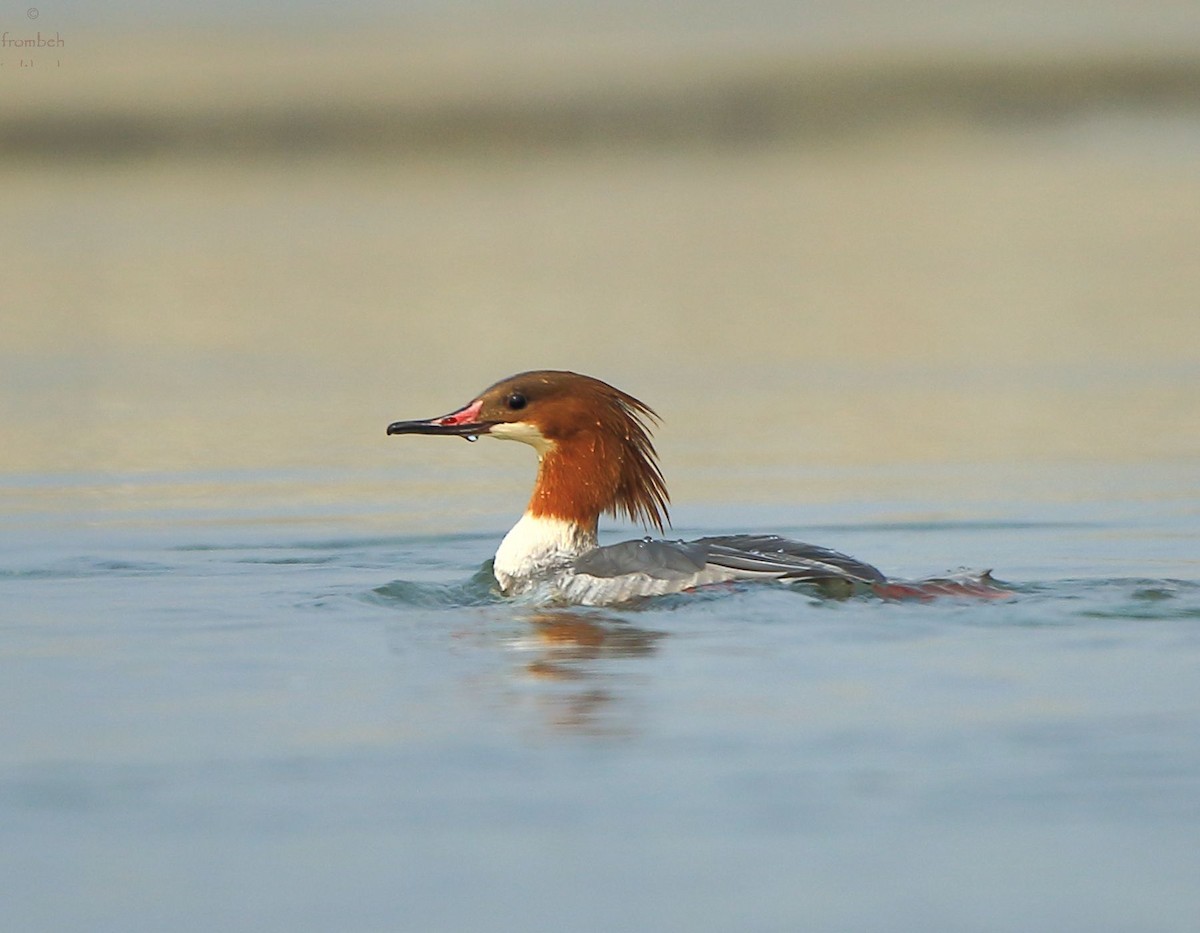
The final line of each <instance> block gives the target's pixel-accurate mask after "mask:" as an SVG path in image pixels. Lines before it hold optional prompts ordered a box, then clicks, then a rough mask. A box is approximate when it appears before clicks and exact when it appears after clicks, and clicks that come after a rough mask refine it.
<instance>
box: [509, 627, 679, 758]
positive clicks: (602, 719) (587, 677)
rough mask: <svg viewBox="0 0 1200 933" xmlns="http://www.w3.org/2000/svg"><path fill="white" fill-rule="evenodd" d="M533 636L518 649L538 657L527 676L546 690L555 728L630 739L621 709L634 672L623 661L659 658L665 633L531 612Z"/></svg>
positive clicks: (542, 700) (543, 701)
mask: <svg viewBox="0 0 1200 933" xmlns="http://www.w3.org/2000/svg"><path fill="white" fill-rule="evenodd" d="M526 621H527V622H528V623H529V626H530V629H531V631H530V634H529V635H528V636H527V637H524V638H521V639H519V641H518V642H517V643H516V644H515V645H514V647H518V648H522V649H526V650H531V651H533V652H534V654H535V656H534V658H533V659H532V660H530V661H528V662H527V663H526V664H525V665H524V668H523V673H524V675H525V676H526V677H528V678H531V679H532V680H535V681H537V682H538V683H539V685H544V686H545V687H546V690H545V692H540V693H539V697H538V700H539V702H538V705H539V706H542V707H544V708H545V711H546V712H547V713H548V718H549V721H550V725H551V726H552V727H553V728H555V729H563V730H567V731H572V732H584V733H592V734H606V735H613V734H625V733H628V732H630V731H632V729H630V728H627V727H622V726H621V724H620V723H621V722H622V721H624V720H626V719H627V718H629V717H627V716H626V715H625V712H624V711H622V710H621V707H622V705H623V703H624V702H627V701H628V699H629V697H628V691H625V690H623V689H622V688H623V687H624V686H625V685H626V684H627V683H628V681H629V679H630V671H629V670H628V669H627V668H624V667H623V666H622V665H621V664H620V663H618V662H620V661H622V660H627V659H636V658H645V657H649V656H650V655H652V654H654V652H655V651H656V650H657V645H658V641H659V639H660V638H662V637H663V634H664V633H662V632H654V631H649V630H647V629H642V628H638V627H637V626H634V625H631V624H630V623H629V622H627V621H626V620H624V619H622V618H619V617H617V616H613V615H608V614H603V613H597V612H594V611H589V612H584V611H579V610H571V609H546V610H537V611H535V612H533V613H531V614H530V615H529V616H528V618H527V620H526Z"/></svg>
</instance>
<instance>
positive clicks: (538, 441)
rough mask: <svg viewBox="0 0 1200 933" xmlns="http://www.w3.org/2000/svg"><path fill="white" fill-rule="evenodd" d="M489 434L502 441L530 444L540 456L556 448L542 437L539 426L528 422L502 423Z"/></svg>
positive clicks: (494, 426) (495, 426)
mask: <svg viewBox="0 0 1200 933" xmlns="http://www.w3.org/2000/svg"><path fill="white" fill-rule="evenodd" d="M488 434H489V435H490V436H492V437H498V438H500V440H502V441H520V442H521V443H522V444H528V445H529V446H530V447H532V448H534V449H535V450H536V451H537V452H538V453H539V454H544V453H545V452H546V451H548V450H549V449H550V448H551V447H553V446H554V445H553V444H552V443H551V442H550V441H548V440H546V438H544V437H543V436H542V432H541V431H539V430H538V429H537V425H534V424H530V423H529V422H528V421H507V422H502V423H500V424H496V425H493V426H492V429H491V430H490V431H488Z"/></svg>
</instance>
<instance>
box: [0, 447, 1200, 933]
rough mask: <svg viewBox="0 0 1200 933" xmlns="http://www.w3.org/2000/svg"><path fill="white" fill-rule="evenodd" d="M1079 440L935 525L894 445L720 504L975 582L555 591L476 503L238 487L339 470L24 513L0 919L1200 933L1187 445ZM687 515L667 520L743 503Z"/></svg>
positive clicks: (9, 608) (704, 522) (15, 540)
mask: <svg viewBox="0 0 1200 933" xmlns="http://www.w3.org/2000/svg"><path fill="white" fill-rule="evenodd" d="M480 446H481V447H482V446H483V445H480ZM472 452H474V449H472ZM1006 472H1008V471H1005V470H996V469H993V470H992V471H991V473H990V475H987V476H985V478H986V479H987V480H988V481H989V483H991V484H992V485H994V486H996V487H998V488H1002V487H1003V478H1004V477H1003V474H1004V473H1006ZM1012 472H1015V473H1018V474H1020V476H1021V477H1024V478H1025V479H1027V480H1030V481H1031V488H1040V489H1042V490H1045V489H1048V488H1054V487H1055V486H1056V484H1058V483H1059V481H1060V480H1061V473H1060V471H1057V470H1054V469H1046V470H1044V471H1043V472H1041V473H1038V472H1037V471H1033V472H1031V471H1029V470H1028V469H1027V468H1025V469H1021V470H1014V471H1012ZM985 473H986V471H985ZM1071 473H1072V474H1073V475H1075V476H1076V477H1078V478H1079V479H1080V483H1079V484H1078V486H1077V488H1076V490H1075V494H1074V495H1073V496H1069V497H1064V498H1062V499H1060V500H1058V501H1052V502H1047V501H1045V498H1044V497H1038V498H1029V497H1027V498H1025V499H1021V498H1019V497H1015V498H1012V499H1009V500H1006V501H997V500H995V499H993V500H991V501H990V502H989V503H987V504H986V505H983V506H977V505H971V504H962V503H960V504H959V505H957V506H954V505H951V506H947V505H946V504H945V503H944V502H943V504H942V508H943V513H942V514H941V515H940V516H938V515H935V514H932V513H931V512H930V511H929V510H928V509H927V505H928V503H926V504H922V503H919V502H914V501H912V500H899V499H896V498H887V497H885V496H882V495H880V494H879V490H882V489H887V488H889V487H890V486H893V485H894V484H897V483H900V484H903V483H904V481H905V479H904V474H903V471H898V470H896V469H894V468H879V469H876V470H874V471H870V475H869V476H868V475H864V476H862V477H860V478H861V479H862V480H864V482H863V487H864V490H865V491H866V492H867V494H866V495H865V497H862V498H860V499H858V500H857V501H838V502H829V503H826V504H824V505H818V506H816V507H809V508H806V510H805V511H806V512H807V514H809V515H810V516H811V517H812V519H813V520H812V521H810V522H809V523H806V524H803V525H801V524H795V523H789V522H788V521H787V520H786V519H785V520H784V521H782V522H781V521H780V515H781V513H780V510H779V509H777V508H771V509H763V508H758V509H755V508H753V507H748V508H745V509H741V510H739V511H740V512H741V513H742V516H741V520H742V523H743V524H741V525H738V526H737V527H738V529H741V528H750V527H753V528H756V529H762V530H768V529H769V530H774V531H781V532H784V533H791V534H795V535H799V536H804V537H806V538H808V539H809V540H814V541H820V542H822V543H826V544H830V545H835V546H838V547H842V548H845V549H846V550H849V551H851V552H853V553H855V554H858V555H859V556H862V557H864V558H867V559H870V560H874V561H876V562H878V563H879V564H880V565H881V566H884V567H886V568H887V569H889V570H891V571H893V572H919V571H920V570H929V571H937V570H942V569H946V568H947V567H951V566H954V565H955V564H954V563H953V562H954V560H955V558H954V556H953V555H959V556H961V557H963V558H964V559H970V560H972V561H979V560H982V559H984V555H987V556H988V558H990V559H991V560H993V561H994V564H995V568H996V571H997V573H998V575H999V576H1001V577H1002V578H1005V579H1006V580H1008V581H1010V582H1011V584H1012V585H1013V590H1014V592H1013V595H1012V597H1011V598H1010V599H1007V600H1003V601H999V602H991V601H988V602H974V601H962V600H953V599H947V600H941V601H936V602H933V603H893V602H884V601H880V600H870V599H861V600H860V599H851V600H847V601H830V600H822V599H818V598H815V597H814V596H813V595H812V594H809V593H805V592H801V591H796V590H791V589H789V588H787V587H782V586H774V585H751V586H745V587H740V588H735V589H732V590H726V589H718V590H715V591H709V592H701V593H697V594H688V595H680V596H675V597H667V598H664V599H660V600H651V601H648V602H646V603H645V604H643V605H640V606H637V607H633V608H627V609H622V610H619V611H617V610H575V609H566V608H545V607H537V606H532V605H525V604H521V603H512V602H510V601H507V600H504V599H502V598H499V597H497V596H496V594H495V593H494V592H493V591H492V589H491V586H490V582H489V577H488V574H487V573H486V568H484V567H482V565H483V563H484V562H485V561H486V560H487V559H488V557H489V556H490V554H491V551H492V549H493V548H494V546H495V543H496V540H497V535H498V533H499V531H500V530H502V529H500V528H496V529H480V530H477V531H476V532H471V533H460V534H426V535H412V534H408V535H396V534H380V533H378V532H376V531H370V530H368V529H367V528H366V527H365V526H364V525H363V524H362V523H361V522H354V521H350V522H347V521H345V520H341V521H331V520H330V519H329V518H328V517H327V516H325V515H323V514H322V513H321V511H320V510H319V509H307V510H306V509H303V508H302V509H299V510H294V511H292V512H291V513H289V514H288V515H287V516H286V520H284V519H283V517H282V516H280V515H279V514H278V513H277V514H276V516H275V518H274V519H271V518H264V517H263V516H259V517H257V518H255V519H254V520H252V521H249V522H244V521H243V522H238V521H236V520H234V518H235V515H236V512H237V510H238V505H237V503H236V489H237V488H238V486H240V485H241V484H244V483H246V482H247V481H248V479H251V478H255V479H257V480H258V481H260V482H262V483H264V484H270V483H272V482H274V483H278V484H283V485H287V484H288V483H297V482H299V481H303V482H304V483H310V484H311V483H314V482H319V483H325V484H327V486H328V487H336V485H337V483H338V482H339V476H338V475H337V474H333V473H321V474H316V475H303V476H301V477H299V478H298V477H297V475H296V474H262V475H259V476H257V477H248V476H247V475H245V474H239V475H237V476H235V477H230V479H231V480H232V481H233V483H232V484H231V485H230V486H229V487H228V489H229V491H231V492H233V493H234V498H230V499H228V500H226V504H225V508H226V509H227V510H228V511H227V512H225V513H224V514H220V513H219V512H217V511H215V510H213V511H210V512H209V515H210V516H211V517H210V519H209V520H200V519H199V518H198V517H197V516H196V515H194V514H193V515H192V516H190V517H187V518H182V519H177V520H173V521H171V522H169V523H165V524H164V523H162V522H156V521H154V520H153V514H154V513H153V511H145V512H142V511H138V510H137V509H130V508H129V507H128V506H126V507H125V508H124V509H123V510H118V511H117V512H116V513H115V514H110V515H108V516H107V517H105V516H102V515H101V516H94V517H93V520H92V521H90V522H88V523H80V522H78V521H77V520H75V519H72V518H64V517H63V516H62V515H61V514H54V513H46V512H40V513H36V514H32V515H31V514H29V513H25V514H24V515H22V516H19V517H13V516H10V518H9V519H8V520H7V525H6V527H7V528H8V530H9V531H12V532H14V533H13V534H6V535H5V537H4V539H3V540H4V544H3V550H2V552H0V604H2V605H3V606H4V610H3V619H4V622H3V641H4V644H3V661H2V664H3V670H4V676H3V678H2V679H0V703H2V704H3V708H4V709H5V710H6V714H5V716H4V717H3V719H2V720H0V745H2V747H3V762H4V764H3V769H2V772H0V823H2V824H3V826H4V835H5V840H6V842H5V846H4V854H3V856H2V858H3V864H4V873H5V875H6V877H8V878H9V880H10V893H9V894H8V895H7V896H6V907H5V910H6V915H7V917H8V918H9V920H8V922H9V923H11V924H12V925H13V928H14V929H22V930H39V929H45V930H49V929H54V930H100V929H122V930H147V931H149V930H162V929H168V928H169V929H175V930H211V929H257V930H263V929H278V930H283V929H287V930H289V931H296V930H314V931H316V930H326V929H332V928H337V929H354V930H383V929H420V930H452V929H478V928H483V927H486V928H492V929H497V928H500V929H512V928H516V927H518V926H519V927H521V928H523V929H560V928H570V929H583V930H602V929H613V928H614V927H616V926H618V925H622V924H628V923H634V924H635V925H636V924H637V923H643V922H644V923H646V924H647V925H648V926H652V927H654V928H658V929H690V928H705V929H735V928H736V929H780V930H782V929H802V928H814V929H861V930H869V929H882V928H886V929H894V930H914V931H915V930H929V929H946V930H949V929H980V930H989V929H994V930H1002V929H1003V930H1006V929H1018V928H1019V929H1044V930H1079V931H1095V930H1139V929H1140V930H1180V931H1183V930H1187V929H1191V928H1192V927H1193V925H1194V920H1195V917H1196V910H1197V907H1198V906H1200V900H1198V898H1197V890H1196V885H1195V879H1196V877H1197V876H1198V874H1200V847H1197V845H1196V838H1197V829H1198V828H1200V740H1198V739H1197V736H1200V678H1197V676H1196V672H1197V670H1198V669H1200V582H1197V581H1198V579H1200V559H1198V557H1197V552H1196V541H1197V540H1200V509H1198V508H1197V506H1196V499H1195V497H1194V494H1195V488H1194V484H1193V485H1192V486H1191V487H1190V488H1189V487H1188V486H1187V485H1186V483H1187V477H1188V475H1189V474H1188V473H1187V472H1185V471H1181V470H1178V469H1175V468H1174V467H1171V466H1170V465H1166V466H1163V465H1160V466H1158V467H1138V468H1137V469H1136V470H1135V469H1133V468H1104V469H1099V468H1093V469H1090V470H1087V469H1082V470H1081V469H1073V470H1071ZM979 478H980V471H979V469H978V468H966V467H963V468H943V470H942V475H941V481H942V486H943V488H949V489H954V488H963V487H965V486H968V485H970V484H971V483H972V482H974V481H976V480H978V479H979ZM1010 478H1011V477H1010ZM340 479H341V480H343V481H344V480H345V479H346V477H340ZM91 481H92V482H95V481H97V478H94V477H93V478H92V480H91ZM206 481H207V482H208V483H210V484H212V485H214V486H215V487H216V488H220V487H221V477H219V476H216V477H214V476H209V477H207V478H206ZM1181 483H1182V484H1184V485H1183V486H1182V488H1181ZM1135 484H1136V485H1137V487H1138V488H1139V489H1140V493H1139V495H1138V497H1137V498H1136V500H1131V499H1124V500H1122V499H1108V500H1101V499H1099V498H1095V497H1089V496H1088V495H1087V494H1086V492H1085V490H1086V489H1089V488H1090V489H1105V488H1109V489H1111V488H1114V487H1117V486H1125V487H1126V488H1129V487H1131V486H1133V485H1135ZM82 485H84V486H86V485H87V483H82ZM132 485H135V486H136V485H137V484H136V482H132ZM871 490H874V491H875V492H874V493H872V492H871ZM9 491H10V492H11V485H10V488H9ZM135 498H136V496H135ZM150 498H151V501H153V497H150ZM691 511H692V514H691V516H690V517H689V519H688V520H689V522H690V523H689V524H688V525H687V526H686V527H682V528H679V529H677V530H678V531H679V533H681V534H683V535H691V534H700V533H705V532H715V531H724V530H732V529H733V526H731V525H730V524H729V523H730V522H731V521H732V520H733V519H732V518H731V515H730V510H711V509H710V510H709V511H708V512H705V511H703V510H701V511H699V512H696V511H695V510H691ZM972 512H978V513H979V514H981V515H985V516H986V517H984V518H978V517H976V518H972V517H971V514H970V513H972ZM795 514H796V513H794V512H792V513H790V515H791V516H793V517H794V516H795ZM901 515H907V516H909V517H908V518H901V517H899V516H901ZM922 516H923V517H922ZM747 522H748V523H750V524H746V523H747ZM618 534H619V533H618V532H612V533H610V534H609V538H610V539H611V538H614V537H617V536H618ZM68 892H69V894H70V896H69V897H66V896H64V895H65V894H66V893H68Z"/></svg>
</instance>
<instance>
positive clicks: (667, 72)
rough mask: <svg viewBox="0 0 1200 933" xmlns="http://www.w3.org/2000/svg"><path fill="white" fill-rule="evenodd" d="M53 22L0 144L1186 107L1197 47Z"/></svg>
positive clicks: (73, 147) (795, 126) (13, 93)
mask: <svg viewBox="0 0 1200 933" xmlns="http://www.w3.org/2000/svg"><path fill="white" fill-rule="evenodd" d="M65 38H66V40H67V45H66V46H65V47H64V48H63V49H61V50H57V51H56V52H55V54H56V55H57V56H59V57H58V58H57V59H55V60H54V61H53V62H52V61H50V60H49V59H47V58H46V56H43V60H42V64H43V65H45V66H46V67H43V68H42V69H41V70H40V71H31V72H29V73H16V72H17V70H16V69H13V68H6V69H5V70H4V71H3V72H0V80H3V82H4V83H5V84H6V85H7V86H8V87H7V89H6V91H7V92H6V93H5V94H4V95H2V96H0V158H2V159H5V160H23V159H28V158H36V159H46V158H51V159H53V158H66V159H72V160H75V159H79V160H88V159H96V158H101V159H103V158H128V157H146V156H170V155H187V156H201V157H203V156H209V155H212V156H221V155H233V156H246V155H271V154H279V155H302V154H315V155H320V154H337V155H345V154H355V153H360V154H366V155H369V154H373V153H379V154H387V155H405V154H412V155H416V156H420V155H422V154H439V153H454V152H467V153H470V152H476V151H480V150H496V149H500V150H503V149H515V150H518V151H520V150H525V149H535V150H538V151H542V150H546V149H555V148H564V149H568V150H569V149H573V148H574V149H580V148H583V149H587V148H597V149H604V148H611V147H628V146H650V147H656V146H672V145H686V146H689V147H694V146H696V145H710V146H717V147H721V146H728V145H738V146H743V145H748V144H749V145H753V144H762V143H770V142H777V141H788V142H805V141H820V140H822V139H826V138H835V139H836V138H838V137H841V136H844V135H847V134H871V133H876V132H887V131H891V130H894V129H897V128H900V129H903V128H904V127H907V126H920V127H931V126H933V127H937V126H949V127H956V126H966V127H980V126H982V127H992V126H1000V127H1009V126H1012V125H1014V124H1015V125H1021V124H1025V123H1044V122H1050V121H1054V120H1060V119H1064V118H1068V117H1070V116H1072V115H1077V114H1087V113H1092V112H1096V111H1133V110H1136V111H1138V112H1143V113H1144V112H1146V111H1148V110H1149V111H1154V112H1159V113H1172V114H1181V113H1182V114H1187V115H1191V114H1197V113H1200V54H1197V53H1195V52H1190V51H1180V50H1172V49H1158V50H1154V49H1148V48H1141V49H1139V48H1130V49H1110V50H1107V51H1106V50H1103V49H1091V50H1066V51H1064V50H1059V51H1058V52H1050V51H1045V52H1038V51H1031V50H1014V49H1012V48H1008V49H996V50H991V51H986V50H978V49H977V50H975V51H973V52H968V51H958V52H954V51H948V50H943V51H940V52H929V53H926V54H916V53H915V52H908V53H904V52H900V51H892V52H882V51H881V52H879V53H877V54H866V53H842V54H840V55H831V56H828V57H820V56H816V55H814V54H813V53H812V52H811V50H810V51H808V52H801V51H798V50H787V49H774V50H772V49H757V50H756V49H752V48H740V47H737V46H731V47H726V48H713V47H708V46H703V45H701V46H692V47H686V46H685V47H682V48H681V47H675V46H670V45H669V44H667V45H663V46H662V47H657V46H654V45H649V46H646V45H637V44H635V43H611V42H608V43H605V42H593V43H589V42H587V41H586V40H582V39H581V40H579V41H576V42H574V43H563V44H556V43H553V42H542V43H531V44H522V43H513V44H510V45H506V44H505V43H504V42H502V41H495V42H490V43H484V42H482V41H441V42H438V41H432V42H420V43H419V42H416V41H415V40H413V39H409V40H408V41H406V42H397V43H389V42H385V41H383V39H381V38H379V37H376V38H373V39H362V40H355V39H353V38H350V37H345V38H342V39H339V40H338V41H337V42H336V43H333V44H331V45H319V46H311V45H309V46H301V45H297V44H293V43H290V42H289V41H287V40H284V39H279V40H274V41H262V42H258V43H255V42H252V41H251V40H248V39H245V38H241V39H228V40H218V39H216V38H213V37H209V38H207V39H196V38H194V37H193V38H192V39H190V40H183V39H176V40H169V39H166V38H154V37H147V38H144V39H140V40H135V39H134V38H131V37H126V38H124V39H121V40H119V41H116V40H107V39H105V40H101V39H99V38H97V37H91V38H89V37H87V36H86V35H85V36H83V37H78V38H77V37H75V36H73V35H72V34H70V33H67V34H66V36H65ZM15 54H16V52H14V50H12V49H8V50H6V52H5V56H6V58H12V57H13V56H14V55H15ZM46 55H49V53H48V52H47V53H46ZM55 62H57V64H55ZM8 64H15V63H12V62H9V63H8Z"/></svg>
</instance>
